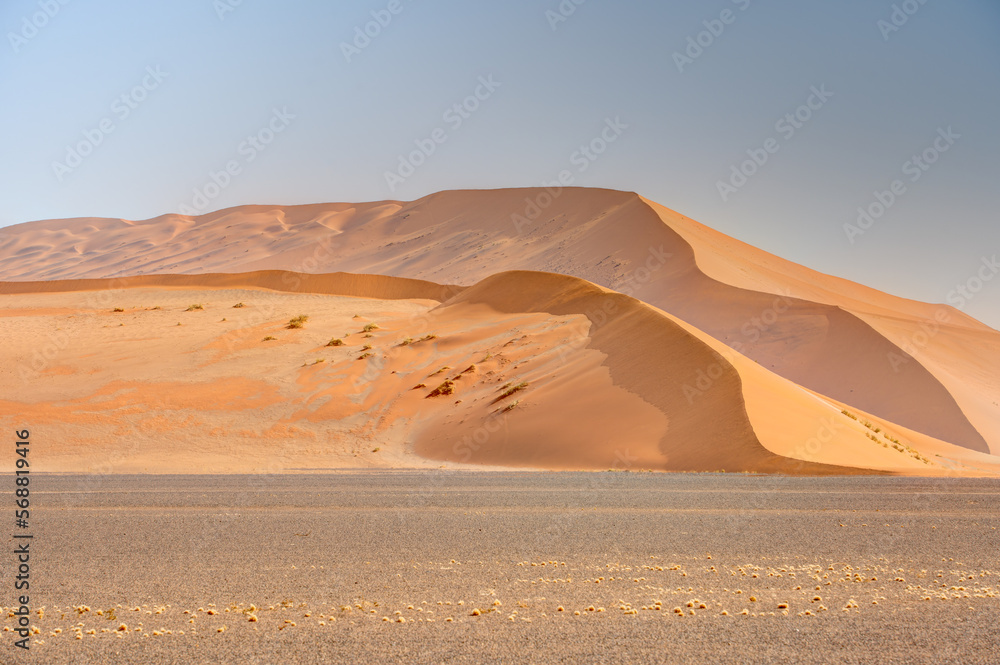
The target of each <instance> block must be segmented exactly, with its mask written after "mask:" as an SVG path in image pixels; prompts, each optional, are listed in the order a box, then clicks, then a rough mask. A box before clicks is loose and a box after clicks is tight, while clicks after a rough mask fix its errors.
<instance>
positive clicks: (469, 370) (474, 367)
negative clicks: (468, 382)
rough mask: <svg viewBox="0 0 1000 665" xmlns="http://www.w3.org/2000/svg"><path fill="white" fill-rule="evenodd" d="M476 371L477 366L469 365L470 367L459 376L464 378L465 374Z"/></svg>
mask: <svg viewBox="0 0 1000 665" xmlns="http://www.w3.org/2000/svg"><path fill="white" fill-rule="evenodd" d="M475 371H476V366H475V365H469V366H468V367H466V368H465V369H463V370H462V371H461V372H459V373H458V375H459V376H462V375H463V374H469V373H471V372H475Z"/></svg>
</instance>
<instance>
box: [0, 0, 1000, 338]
mask: <svg viewBox="0 0 1000 665" xmlns="http://www.w3.org/2000/svg"><path fill="white" fill-rule="evenodd" d="M577 1H579V0H577ZM392 10H395V13H393V11H392ZM373 12H374V15H373ZM378 19H381V21H382V24H384V25H379V24H378V23H370V22H372V21H377V20H378ZM366 24H367V25H366ZM366 27H367V29H368V32H369V33H370V34H373V35H374V36H372V37H367V36H366V37H361V38H358V39H357V41H356V42H355V39H356V37H357V35H358V33H359V32H360V33H361V34H363V33H364V31H365V29H366ZM0 28H2V32H3V34H4V40H3V41H4V43H3V44H0V82H2V84H3V90H4V93H5V94H4V97H3V104H2V105H0V127H2V128H3V132H4V141H3V153H2V155H3V157H2V159H0V194H2V198H0V202H2V206H0V226H4V225H9V224H15V223H18V222H23V221H29V220H34V219H45V218H54V217H73V216H108V217H125V218H130V219H142V218H148V217H152V216H156V215H159V214H162V213H165V212H176V211H182V210H183V211H208V210H213V209H218V208H223V207H227V206H232V205H240V204H245V203H283V204H292V203H311V202H318V201H367V200H380V199H389V198H391V199H402V200H410V199H415V198H419V197H421V196H423V195H426V194H428V193H431V192H434V191H438V190H442V189H454V188H469V187H474V188H493V187H511V186H534V185H539V184H541V183H543V182H545V181H547V180H552V179H553V178H555V177H556V175H557V174H558V173H559V172H560V171H562V170H564V169H569V170H571V172H572V173H573V178H574V184H577V185H582V186H599V187H611V188H616V189H625V190H632V191H637V192H639V193H640V194H642V195H644V196H646V197H648V198H651V199H653V200H655V201H657V202H659V203H662V204H664V205H666V206H668V207H670V208H673V209H676V210H679V211H680V212H682V213H684V214H687V215H689V216H691V217H693V218H695V219H697V220H699V221H701V222H703V223H705V224H708V225H710V226H712V227H714V228H717V229H719V230H721V231H723V232H725V233H727V234H730V235H732V236H735V237H737V238H740V239H741V240H744V241H746V242H749V243H751V244H754V245H756V246H759V247H762V248H764V249H767V250H769V251H772V252H774V253H776V254H779V255H781V256H784V257H786V258H788V259H791V260H794V261H797V262H800V263H803V264H806V265H808V266H810V267H813V268H816V269H818V270H822V271H824V272H829V273H832V274H836V275H840V276H844V277H847V278H850V279H854V280H857V281H860V282H863V283H866V284H869V285H871V286H875V287H877V288H881V289H884V290H887V291H890V292H892V293H896V294H899V295H903V296H907V297H912V298H916V299H920V300H927V301H932V302H945V301H948V300H949V299H950V300H951V301H952V303H953V304H956V303H957V302H958V298H957V297H956V294H955V291H956V286H958V285H960V284H962V285H968V282H969V280H970V279H972V280H973V283H972V287H976V286H977V283H976V282H975V279H981V278H982V277H984V276H986V275H987V274H988V273H989V272H990V271H989V270H987V271H986V272H983V271H981V270H980V267H981V266H982V265H984V264H983V259H984V258H986V259H990V258H992V256H993V255H994V254H996V253H1000V224H998V223H997V210H998V204H1000V187H998V184H1000V183H998V176H1000V166H998V164H997V158H998V157H1000V131H998V128H997V124H996V123H997V119H998V118H1000V3H997V2H996V1H995V0H952V1H951V2H944V1H943V0H925V1H924V2H923V3H921V2H920V0H906V1H905V2H902V1H899V0H896V1H895V2H892V1H883V0H842V1H839V2H816V1H810V0H796V1H792V0H735V1H734V0H711V1H702V2H670V3H653V2H639V1H637V0H626V1H624V2H610V1H609V0H585V1H583V2H581V4H579V5H578V4H576V2H574V0H563V1H562V2H560V1H559V0H538V1H535V2H529V1H527V0H508V1H506V2H502V3H500V2H490V3H487V2H469V1H468V0H466V1H464V2H460V1H457V0H454V1H450V0H441V1H439V2H426V1H416V0H395V1H392V2H390V0H374V1H367V0H366V1H363V2H337V3H333V2H320V1H318V0H287V1H285V2H266V1H265V0H242V1H241V2H240V1H238V0H174V1H173V2H169V3H135V2H127V1H125V0H93V1H90V2H84V1H83V0H7V1H6V2H4V3H2V5H0ZM365 39H367V40H368V41H365ZM699 42H700V43H699ZM344 44H348V45H350V46H349V47H348V48H345V47H344ZM483 81H485V82H486V84H484V83H483ZM477 92H478V98H477V97H476V93H477ZM817 93H819V94H817ZM456 104H458V105H460V106H459V109H458V110H456V109H455V108H454V106H455V105H456ZM463 104H464V107H463V106H462V105H463ZM449 109H451V110H450V111H449ZM789 114H791V117H790V118H789V117H787V116H788V115H789ZM796 114H797V116H796ZM609 121H610V122H611V123H616V124H617V126H618V127H619V131H618V132H617V134H615V136H616V140H615V141H614V142H613V143H610V144H608V145H607V147H606V150H604V152H603V153H602V154H600V155H594V158H593V159H592V160H591V159H590V158H588V157H585V156H582V155H583V153H582V152H581V151H580V148H581V146H585V145H588V144H590V143H591V142H592V141H594V140H595V139H597V138H598V137H600V136H601V132H602V129H603V128H604V127H607V126H608V124H607V123H608V122H609ZM435 132H436V133H435ZM251 137H255V138H251ZM434 137H436V138H437V139H438V141H435V140H434ZM420 145H423V146H424V148H425V152H431V151H430V147H433V152H431V154H429V155H427V156H423V155H418V156H417V158H416V159H414V160H412V161H414V162H420V164H419V166H417V167H415V168H414V169H413V172H412V174H411V173H410V172H409V170H408V169H407V167H406V166H405V165H404V167H403V169H402V171H401V170H400V156H401V155H402V156H403V157H404V159H409V158H408V155H409V153H411V152H412V151H413V150H418V149H419V146H420ZM595 145H596V146H597V147H600V141H598V142H597V143H596V144H595ZM81 153H86V154H81ZM74 155H75V156H74ZM421 157H422V158H421ZM754 157H756V162H754V161H752V160H753V159H754ZM914 157H916V160H914ZM925 159H926V160H927V161H925ZM748 160H751V161H748ZM931 160H933V163H928V162H929V161H931ZM227 166H229V167H231V170H230V172H229V173H226V172H225V171H226V169H227ZM584 166H585V167H586V168H585V169H584ZM734 169H735V171H734ZM741 169H742V173H741V172H740V171H741ZM387 172H395V173H396V175H397V176H399V178H389V180H392V182H391V183H390V182H388V181H387V177H386V173H387ZM213 173H214V174H215V178H214V182H213V177H212V174H213ZM400 173H403V174H405V176H406V177H403V176H400ZM747 174H749V176H748V175H747ZM894 182H895V184H894ZM720 183H721V184H720ZM219 184H221V185H222V186H217V185H219ZM859 207H860V208H862V209H865V210H867V211H868V214H869V215H870V218H869V219H870V221H868V220H865V219H864V218H862V221H861V224H859V222H858V219H859V212H858V208H859ZM880 212H881V215H880V216H876V214H874V213H880ZM845 224H849V225H854V228H853V230H852V229H851V228H850V227H848V228H847V229H845ZM862 225H866V226H867V228H862ZM859 231H860V232H859ZM852 241H853V242H852ZM977 273H979V274H978V275H977ZM993 276H994V275H992V274H989V279H981V281H982V283H981V288H979V289H977V290H976V292H975V293H972V292H969V295H971V296H972V297H969V298H965V297H962V300H963V301H964V302H963V303H962V307H963V309H965V311H967V312H968V313H970V314H972V315H973V316H976V317H977V318H980V319H981V320H984V321H986V322H987V323H990V324H991V325H993V326H994V327H998V326H1000V279H996V280H993ZM991 280H992V281H991Z"/></svg>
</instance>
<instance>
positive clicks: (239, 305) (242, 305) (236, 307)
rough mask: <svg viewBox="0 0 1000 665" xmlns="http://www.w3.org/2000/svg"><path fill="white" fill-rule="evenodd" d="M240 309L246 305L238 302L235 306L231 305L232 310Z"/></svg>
mask: <svg viewBox="0 0 1000 665" xmlns="http://www.w3.org/2000/svg"><path fill="white" fill-rule="evenodd" d="M240 307H246V305H245V304H244V303H241V302H238V303H236V304H235V305H233V309H239V308H240Z"/></svg>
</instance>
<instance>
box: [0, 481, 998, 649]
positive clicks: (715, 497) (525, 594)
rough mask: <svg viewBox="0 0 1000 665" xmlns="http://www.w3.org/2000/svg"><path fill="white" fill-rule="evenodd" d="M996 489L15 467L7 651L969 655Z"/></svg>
mask: <svg viewBox="0 0 1000 665" xmlns="http://www.w3.org/2000/svg"><path fill="white" fill-rule="evenodd" d="M998 490H1000V482H998V481H997V480H995V479H955V478H950V479H949V478H893V477H827V478H789V477H780V476H753V475H719V474H664V473H626V472H603V473H601V472H599V473H569V472H566V473H533V472H454V471H425V470H421V471H399V470H395V471H372V470H367V471H358V472H337V473H329V474H314V475H271V476H268V475H263V476H260V475H259V476H114V475H109V476H94V475H90V476H73V475H44V474H39V475H37V476H34V478H33V483H32V495H33V498H34V501H35V506H37V512H34V518H35V519H34V525H33V526H34V534H35V539H34V541H33V542H32V553H33V555H34V556H33V557H32V569H31V574H32V590H33V594H32V610H33V612H35V611H36V610H42V612H41V613H37V612H36V613H35V615H34V618H33V625H35V626H36V627H37V629H38V632H37V634H35V635H34V636H33V643H32V645H31V646H32V648H31V652H30V656H29V659H30V660H29V659H25V660H24V661H23V662H34V663H59V664H66V663H112V662H142V663H275V662H288V663H330V662H376V661H378V662H403V661H404V660H405V662H410V663H493V662H534V663H556V662H566V663H585V662H586V663H598V662H599V663H627V662H646V663H691V662H718V663H776V662H796V663H888V662H892V663H918V662H919V663H923V662H926V663H931V662H934V663H944V662H961V663H964V664H967V665H971V664H973V663H995V662H996V645H997V644H998V643H1000V625H998V623H997V621H996V617H997V616H1000V601H998V594H1000V533H998V530H997V529H998V527H1000V491H998ZM8 544H9V547H10V549H13V545H12V541H9V543H8ZM4 614H5V615H7V612H6V611H5V612H4ZM2 623H3V625H4V629H3V632H2V633H0V634H3V635H6V636H7V637H6V639H8V640H11V641H13V637H12V633H11V632H9V631H8V630H7V628H9V627H12V626H13V625H14V624H13V621H12V619H11V618H10V617H9V616H5V618H4V620H3V622H2ZM5 651H6V649H5Z"/></svg>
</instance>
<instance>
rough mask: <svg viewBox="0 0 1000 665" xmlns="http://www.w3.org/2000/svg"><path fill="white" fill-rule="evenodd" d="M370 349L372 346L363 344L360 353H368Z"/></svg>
mask: <svg viewBox="0 0 1000 665" xmlns="http://www.w3.org/2000/svg"><path fill="white" fill-rule="evenodd" d="M371 348H372V345H371V344H365V345H364V346H362V347H361V350H362V351H368V350H370V349H371Z"/></svg>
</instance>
